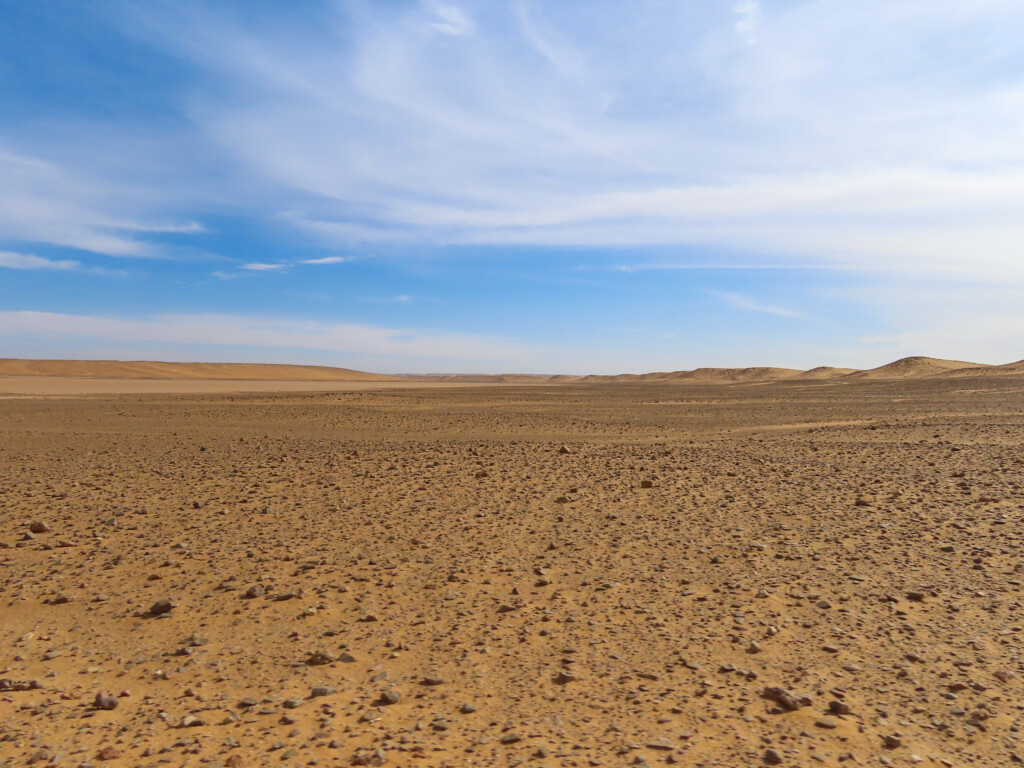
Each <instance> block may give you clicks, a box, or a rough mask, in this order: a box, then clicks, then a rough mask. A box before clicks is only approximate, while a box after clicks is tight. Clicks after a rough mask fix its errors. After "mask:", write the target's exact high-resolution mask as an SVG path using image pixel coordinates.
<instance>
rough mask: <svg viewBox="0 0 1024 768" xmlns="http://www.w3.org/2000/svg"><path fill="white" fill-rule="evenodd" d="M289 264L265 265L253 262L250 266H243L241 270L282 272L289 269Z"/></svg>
mask: <svg viewBox="0 0 1024 768" xmlns="http://www.w3.org/2000/svg"><path fill="white" fill-rule="evenodd" d="M288 266H289V265H288V264H281V263H274V264H264V263H261V262H252V263H249V264H243V265H242V266H241V269H246V270H248V271H250V272H282V271H284V270H286V269H288Z"/></svg>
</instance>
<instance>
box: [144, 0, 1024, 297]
mask: <svg viewBox="0 0 1024 768" xmlns="http://www.w3.org/2000/svg"><path fill="white" fill-rule="evenodd" d="M337 7H338V8H339V11H338V15H337V17H336V18H335V20H334V21H335V25H336V26H335V29H336V33H332V32H331V31H326V32H325V28H324V27H323V25H321V26H320V27H318V28H316V29H313V28H310V29H303V28H301V27H300V28H297V27H296V26H295V25H289V26H285V27H280V28H276V27H273V26H271V25H266V24H264V25H259V24H257V23H255V22H250V21H248V20H245V19H242V18H240V17H236V18H227V19H225V18H224V16H223V15H220V16H218V17H217V21H218V23H216V24H211V23H209V21H210V19H211V15H212V12H211V13H205V14H204V12H202V11H199V12H196V13H193V14H191V15H190V16H189V17H188V18H183V17H177V18H170V19H169V18H166V17H161V16H159V14H158V13H157V12H155V11H147V12H146V13H144V14H143V15H144V16H145V15H147V14H148V17H149V18H150V24H149V25H148V28H147V29H148V32H147V34H149V35H151V36H152V37H154V38H156V39H158V40H159V41H160V42H161V43H162V44H163V45H165V46H166V47H167V48H168V49H170V50H172V51H174V52H175V53H176V54H177V55H181V56H184V57H186V58H188V59H189V60H190V61H192V62H194V63H197V64H199V65H200V66H202V67H203V68H204V69H205V71H206V72H207V73H208V76H209V87H207V88H204V87H199V88H198V89H197V93H196V94H195V98H194V102H193V110H192V115H193V119H194V121H195V123H196V125H197V126H198V128H199V129H200V130H201V131H203V132H204V134H205V135H206V137H207V138H208V139H209V140H211V141H213V142H215V143H218V144H220V145H221V146H223V147H224V148H225V149H227V150H228V151H229V152H231V153H232V154H233V155H234V156H235V157H236V158H237V159H238V160H239V161H240V162H242V163H244V164H245V165H246V166H247V167H250V168H252V169H254V170H256V171H258V172H259V173H260V174H261V177H262V178H265V179H268V180H271V181H272V183H274V184H277V185H278V186H279V195H280V197H281V198H282V201H284V202H285V204H283V205H282V210H288V211H291V214H290V215H291V218H290V221H291V222H292V223H293V224H295V225H297V226H298V227H299V228H300V229H302V230H303V231H305V232H307V233H310V234H313V235H315V236H316V237H318V238H320V239H322V240H324V241H326V242H333V243H336V244H360V243H367V242H385V243H386V242H397V243H409V242H413V243H461V244H495V243H506V244H521V245H538V244H543V245H594V246H598V245H618V246H638V245H641V246H642V245H649V244H665V243H693V244H710V245H714V246H719V247H724V248H730V249H734V250H735V249H741V250H743V251H744V252H746V253H749V254H750V255H751V258H752V259H759V258H765V259H771V260H776V261H777V260H778V259H779V256H786V257H792V258H793V259H794V260H795V261H797V262H799V263H800V264H802V265H806V266H815V265H821V264H823V263H827V264H829V265H838V266H840V267H841V268H843V269H848V270H871V271H887V270H888V271H892V270H900V271H903V272H907V273H911V272H917V273H919V274H935V275H937V276H950V275H955V274H956V273H958V272H959V271H960V270H969V271H970V272H971V273H972V274H973V275H974V276H975V277H977V278H978V279H984V280H989V281H991V280H996V279H998V280H1005V279H1007V278H1008V277H1009V279H1013V280H1016V281H1024V266H1022V265H1024V223H1021V221H1020V217H1019V215H1017V212H1018V211H1019V210H1020V208H1021V206H1022V205H1024V175H1022V174H1021V172H1020V171H1019V168H1020V167H1021V165H1022V163H1024V148H1022V145H1021V143H1020V141H1019V128H1020V126H1021V125H1024V86H1022V85H1021V82H1024V80H1022V78H1021V77H1020V75H1022V74H1024V73H1022V72H1021V67H1020V64H1019V57H1017V52H1018V51H1019V41H1018V40H1017V37H1016V35H1015V34H1014V33H1013V30H1016V29H1019V28H1020V26H1021V25H1022V24H1024V6H1021V5H1020V4H1019V3H1014V2H1010V1H1009V0H988V1H987V2H984V3H978V4H971V5H970V7H969V8H968V7H967V6H965V5H964V4H962V3H959V2H957V1H956V0H936V3H933V4H930V5H929V6H928V7H927V8H925V7H924V6H920V7H913V8H907V7H904V6H900V7H899V8H897V7H895V6H893V5H892V4H891V3H887V2H884V0H867V4H866V5H865V4H864V3H860V4H857V5H856V6H844V5H842V4H838V3H834V2H830V1H829V0H809V1H808V2H805V3H799V4H779V3H767V2H765V3H759V2H756V1H755V0H741V1H740V2H737V3H734V4H731V5H730V4H714V5H708V4H645V5H644V6H643V12H637V9H636V7H635V5H633V4H631V3H608V4H602V5H601V6H600V8H592V7H591V6H587V7H586V9H584V8H583V7H582V6H580V5H579V4H576V3H565V4H557V5H556V4H542V3H539V2H530V0H517V1H516V2H507V3H491V2H481V1H478V0H464V1H461V2H456V1H455V0H453V1H452V2H439V1H438V2H422V3H417V2H408V1H406V2H398V3H389V4H379V5H378V4H374V5H367V4H363V3H355V2H341V3H340V4H339V5H338V6H337ZM154 18H155V20H154ZM880 28H885V29H886V30H887V34H885V35H880V34H878V30H879V29H880ZM326 29H327V30H330V27H329V26H328V27H326ZM953 41H955V42H953ZM298 52H301V55H298ZM952 60H955V61H957V62H959V64H958V66H957V67H950V66H948V63H949V62H950V61H952ZM224 92H228V93H230V94H231V98H229V99H225V98H222V94H223V93H224ZM797 116H799V119H797ZM290 195H299V196H307V197H309V196H312V197H313V198H315V199H316V200H317V203H316V204H315V205H313V206H309V207H308V208H307V209H306V210H303V206H302V205H294V204H293V203H294V200H293V199H291V197H290ZM951 214H955V215H951ZM984 233H988V235H987V237H986V242H987V243H990V244H991V246H992V247H986V248H985V249H984V255H983V258H982V259H980V260H979V258H978V252H977V251H978V249H973V248H971V247H970V246H969V243H970V242H971V241H972V240H974V239H975V238H976V237H977V236H978V235H979V234H984Z"/></svg>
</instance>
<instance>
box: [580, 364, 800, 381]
mask: <svg viewBox="0 0 1024 768" xmlns="http://www.w3.org/2000/svg"><path fill="white" fill-rule="evenodd" d="M800 373H802V371H798V370H795V369H792V368H696V369H694V370H692V371H670V372H657V373H641V374H635V373H622V374H619V375H617V376H598V375H594V376H583V377H581V378H580V379H578V381H581V382H595V383H596V382H644V381H649V382H674V381H678V382H687V381H691V382H706V383H708V384H714V383H718V384H735V383H744V382H757V381H780V380H782V379H790V378H793V377H794V376H796V375H797V374H800Z"/></svg>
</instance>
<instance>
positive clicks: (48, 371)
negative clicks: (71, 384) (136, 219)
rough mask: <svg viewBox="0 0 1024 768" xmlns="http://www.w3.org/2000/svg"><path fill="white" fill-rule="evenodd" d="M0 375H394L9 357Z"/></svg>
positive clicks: (324, 378)
mask: <svg viewBox="0 0 1024 768" xmlns="http://www.w3.org/2000/svg"><path fill="white" fill-rule="evenodd" d="M0 376H47V377H64V378H76V379H205V380H221V381H397V379H396V378H395V377H394V376H385V375H383V374H379V373H364V372H363V371H352V370H349V369H348V368H330V367H327V366H318V365H273V364H264V363H161V362H155V361H148V360H139V361H121V360H13V359H9V358H8V359H5V358H0Z"/></svg>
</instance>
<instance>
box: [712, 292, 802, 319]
mask: <svg viewBox="0 0 1024 768" xmlns="http://www.w3.org/2000/svg"><path fill="white" fill-rule="evenodd" d="M704 292H705V293H708V294H710V295H712V296H716V297H718V298H719V299H721V300H722V302H723V303H724V304H725V306H727V307H729V308H730V309H738V310H741V311H744V312H761V313H763V314H766V315H779V316H780V317H792V318H794V319H798V320H806V319H807V316H806V315H804V314H803V313H802V312H796V311H794V310H792V309H784V308H783V307H773V306H771V305H769V304H762V303H761V302H759V301H755V300H754V299H751V298H749V297H748V296H744V295H743V294H742V293H735V292H732V291H716V290H712V289H710V288H708V289H705V291H704Z"/></svg>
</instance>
